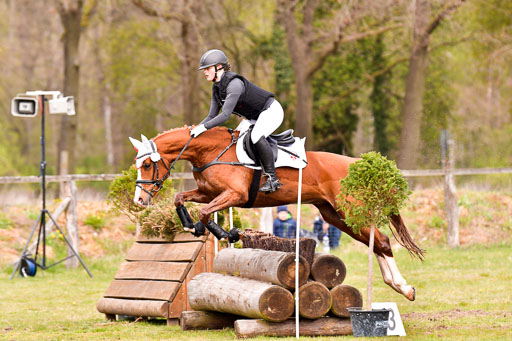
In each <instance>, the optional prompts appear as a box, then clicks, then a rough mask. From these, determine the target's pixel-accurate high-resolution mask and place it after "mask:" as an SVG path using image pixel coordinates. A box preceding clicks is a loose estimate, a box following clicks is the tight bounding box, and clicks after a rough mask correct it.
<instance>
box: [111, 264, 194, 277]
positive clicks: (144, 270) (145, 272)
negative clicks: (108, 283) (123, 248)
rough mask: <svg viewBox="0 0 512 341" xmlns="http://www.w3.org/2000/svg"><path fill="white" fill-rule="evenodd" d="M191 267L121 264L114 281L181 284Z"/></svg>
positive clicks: (182, 265) (180, 265)
mask: <svg viewBox="0 0 512 341" xmlns="http://www.w3.org/2000/svg"><path fill="white" fill-rule="evenodd" d="M191 267H192V264H191V263H186V262H148V261H140V262H125V263H123V264H121V266H120V267H119V270H117V274H116V276H115V279H148V280H162V281H176V282H183V280H184V279H185V277H186V276H187V273H188V271H189V270H190V268H191Z"/></svg>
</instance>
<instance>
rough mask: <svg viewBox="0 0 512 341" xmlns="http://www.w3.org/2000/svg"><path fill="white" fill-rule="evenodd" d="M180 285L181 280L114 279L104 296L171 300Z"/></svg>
mask: <svg viewBox="0 0 512 341" xmlns="http://www.w3.org/2000/svg"><path fill="white" fill-rule="evenodd" d="M179 286H180V283H179V282H166V281H136V280H114V281H112V282H111V283H110V286H109V287H108V289H107V291H106V292H105V295H104V296H105V297H118V298H134V299H148V300H167V301H171V300H172V299H173V298H174V296H175V295H176V292H177V291H178V289H179Z"/></svg>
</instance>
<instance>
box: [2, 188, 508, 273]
mask: <svg viewBox="0 0 512 341" xmlns="http://www.w3.org/2000/svg"><path fill="white" fill-rule="evenodd" d="M443 202H444V198H443V191H442V190H441V189H424V190H420V191H415V192H414V194H413V195H412V196H411V200H410V203H409V205H408V207H407V209H406V210H403V211H402V216H403V218H404V221H405V223H406V225H407V226H408V228H409V230H410V231H411V234H412V236H413V238H414V239H415V240H416V241H417V242H418V243H419V244H420V245H421V244H425V243H428V244H435V243H443V242H445V239H446V222H445V219H446V218H445V214H444V207H443V206H444V204H443ZM58 204H59V202H51V203H49V204H48V205H47V206H48V209H49V211H50V212H53V211H54V209H55V208H56V207H57V206H58ZM39 210H40V206H39V205H35V204H34V205H26V204H16V205H12V206H9V205H4V206H3V207H0V250H1V252H0V264H6V263H11V262H14V261H16V260H17V259H18V258H19V254H20V252H21V250H22V248H23V246H24V244H25V242H26V240H27V238H28V236H29V233H30V230H31V228H32V227H33V225H34V222H35V220H36V219H37V217H38V213H39ZM77 210H78V225H79V234H80V253H81V254H82V255H84V256H86V257H102V256H103V255H105V254H107V253H109V252H112V245H122V244H126V243H130V241H131V240H133V238H134V235H135V224H134V223H133V222H131V221H130V220H129V219H128V218H127V217H125V216H115V215H113V214H112V213H110V212H109V206H108V204H107V203H106V202H105V201H98V200H95V201H79V203H78V207H77ZM291 211H292V213H293V214H294V216H296V215H295V212H296V210H295V208H294V207H291ZM239 212H240V215H241V217H242V219H244V220H246V221H248V222H250V224H251V226H254V225H257V224H258V221H259V212H258V210H256V209H250V210H240V211H239ZM316 212H317V211H316V209H314V208H313V209H311V208H310V209H304V210H303V218H302V221H303V224H301V225H302V227H308V228H311V226H312V224H311V223H312V222H313V219H314V217H315V215H316ZM510 212H512V197H511V196H509V195H505V194H499V193H491V192H489V193H488V192H485V193H474V192H461V193H459V219H460V242H461V245H470V244H474V243H478V244H488V243H499V242H503V241H506V240H512V237H511V236H512V218H511V217H510V214H509V213H510ZM274 215H275V212H274ZM91 218H97V219H99V220H100V221H102V222H104V226H103V227H98V226H97V227H96V228H94V227H93V226H92V225H94V224H91V222H90V221H91ZM57 222H58V224H59V225H60V226H61V227H62V228H64V227H65V225H66V223H65V222H66V220H65V215H64V214H63V215H62V216H61V217H59V218H58V219H57ZM50 236H51V235H50ZM34 239H35V238H34ZM62 243H64V242H63V241H62ZM47 252H48V253H49V257H51V255H52V249H51V247H47Z"/></svg>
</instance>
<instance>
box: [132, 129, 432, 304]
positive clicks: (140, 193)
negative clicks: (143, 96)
mask: <svg viewBox="0 0 512 341" xmlns="http://www.w3.org/2000/svg"><path fill="white" fill-rule="evenodd" d="M190 129H191V128H189V127H187V126H184V127H181V128H175V129H172V130H169V131H166V132H163V133H161V134H159V135H157V136H156V137H154V138H153V139H151V140H150V141H149V140H147V138H145V137H144V136H143V141H142V142H139V141H137V140H135V139H132V138H130V140H131V141H132V143H133V144H134V146H135V148H136V149H137V150H138V149H139V148H140V147H143V143H146V149H147V148H149V147H148V146H150V149H149V151H146V152H145V153H142V154H141V151H139V154H141V155H139V154H138V155H137V158H136V160H137V162H136V166H137V168H138V180H137V184H138V190H136V193H135V196H134V201H135V202H137V203H139V204H140V205H143V206H147V205H149V203H150V200H151V198H152V197H153V195H155V194H156V193H157V192H158V190H159V189H160V188H161V186H162V182H163V181H165V179H166V178H167V177H168V176H169V174H170V171H171V170H172V168H173V164H174V163H175V162H176V161H177V160H178V159H180V160H187V161H189V162H190V163H192V166H194V167H195V168H200V167H201V166H203V165H205V164H207V163H209V162H211V161H212V160H214V159H215V158H216V157H218V156H219V155H220V154H221V157H220V158H218V161H220V162H221V163H220V164H216V165H213V166H211V167H208V168H206V169H204V170H202V171H201V172H197V171H196V172H194V173H193V176H194V179H195V181H196V183H197V189H193V190H190V191H186V192H181V193H178V194H176V196H175V201H174V204H175V206H176V208H177V209H179V208H180V207H182V206H183V205H184V203H185V202H188V201H191V202H196V203H200V204H205V205H204V206H202V208H201V209H200V221H201V222H202V223H203V224H204V225H206V224H207V223H208V222H209V218H210V215H211V214H212V213H214V212H217V211H220V210H223V209H225V208H229V207H247V206H245V204H246V203H247V201H248V199H249V193H248V192H249V186H250V185H251V181H252V178H253V174H254V172H255V171H254V169H251V168H247V167H243V166H240V165H236V164H234V163H236V162H237V157H236V153H235V148H231V147H229V142H230V141H232V138H233V137H238V134H239V133H238V132H233V131H230V130H228V129H227V128H224V127H215V128H212V129H209V130H207V131H205V132H204V133H203V134H201V135H200V136H198V137H196V138H191V136H190ZM144 140H145V141H144ZM138 147H139V148H138ZM227 147H229V148H227ZM226 148H227V150H226ZM223 152H224V153H223ZM306 156H307V163H308V165H307V166H306V167H305V168H304V169H303V176H302V194H301V200H302V202H303V203H306V204H312V205H314V206H316V207H317V208H318V210H319V211H320V213H321V215H322V217H323V219H324V220H325V221H326V222H328V223H329V224H331V225H334V226H335V227H337V228H338V229H340V230H341V231H343V232H345V233H346V234H347V235H349V236H351V237H352V238H354V239H356V240H358V241H360V242H361V243H364V244H366V245H368V244H369V238H370V229H369V228H363V229H361V230H360V232H359V233H357V234H356V233H354V232H353V231H352V229H351V228H350V227H349V226H347V224H346V223H345V222H344V220H343V219H344V217H345V216H344V213H343V212H341V211H338V210H337V209H336V207H337V205H336V196H337V195H338V193H339V191H340V179H341V178H343V177H345V176H347V174H348V168H349V166H350V164H352V163H353V162H355V161H357V159H356V158H352V157H349V156H344V155H338V154H333V153H327V152H319V151H308V152H306ZM171 163H172V164H171ZM203 168H204V167H203ZM277 175H278V178H279V180H280V181H281V183H282V186H281V188H280V189H278V190H277V191H275V192H273V193H261V192H260V193H258V194H257V195H256V198H255V199H254V200H253V201H252V206H251V207H272V206H279V205H287V204H293V203H296V202H297V199H298V185H299V184H298V181H299V178H298V170H297V169H293V168H290V167H283V168H277ZM389 218H390V222H391V224H392V225H393V227H394V231H393V229H392V230H391V231H392V232H393V235H394V237H395V239H396V240H397V241H398V242H399V243H400V244H401V245H402V246H404V247H405V248H406V249H407V250H408V251H409V253H410V254H411V255H412V256H415V257H417V258H419V259H420V260H423V250H422V249H421V248H419V247H418V246H417V245H416V244H415V242H414V241H413V240H412V238H411V236H410V234H409V232H408V230H407V228H406V226H405V224H404V222H403V220H402V218H401V216H400V215H399V214H397V215H392V216H390V217H389ZM374 238H375V244H374V254H375V255H376V257H377V260H378V263H379V267H380V270H381V273H382V277H383V280H384V282H385V283H386V284H387V285H389V286H390V287H391V288H393V289H394V290H395V291H396V292H398V293H400V294H402V295H403V296H405V297H406V298H407V299H408V300H410V301H414V299H415V296H416V290H415V288H414V287H413V286H412V285H409V284H407V282H406V280H405V279H404V278H403V277H402V275H401V274H400V271H399V270H398V267H397V264H396V262H395V259H394V257H393V252H392V250H391V245H390V243H389V238H388V237H387V236H386V235H384V234H382V233H381V232H380V231H379V230H378V229H377V230H375V237H374Z"/></svg>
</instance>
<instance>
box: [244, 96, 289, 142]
mask: <svg viewBox="0 0 512 341" xmlns="http://www.w3.org/2000/svg"><path fill="white" fill-rule="evenodd" d="M283 118H284V112H283V107H281V104H280V103H279V102H278V101H277V100H276V99H274V102H272V104H271V105H270V107H269V108H268V109H267V110H265V111H262V112H261V114H260V116H259V117H258V119H257V120H251V121H250V122H251V123H254V122H256V123H255V124H254V128H253V129H252V133H251V141H252V143H256V142H258V140H259V139H260V138H261V137H262V136H265V137H268V136H269V135H270V134H272V133H273V132H274V131H275V130H276V129H277V128H279V126H280V125H281V123H283Z"/></svg>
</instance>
